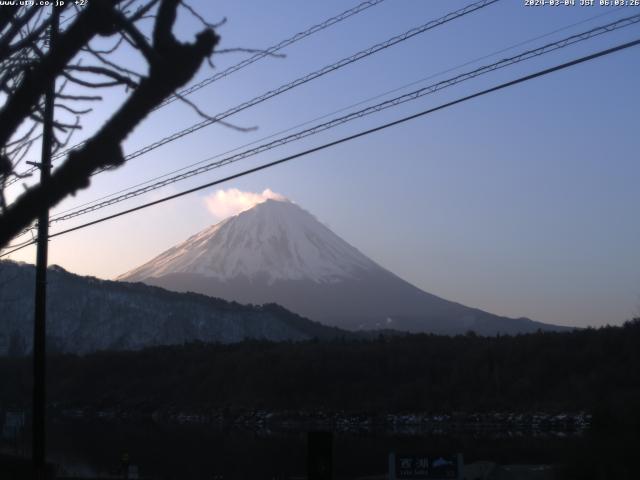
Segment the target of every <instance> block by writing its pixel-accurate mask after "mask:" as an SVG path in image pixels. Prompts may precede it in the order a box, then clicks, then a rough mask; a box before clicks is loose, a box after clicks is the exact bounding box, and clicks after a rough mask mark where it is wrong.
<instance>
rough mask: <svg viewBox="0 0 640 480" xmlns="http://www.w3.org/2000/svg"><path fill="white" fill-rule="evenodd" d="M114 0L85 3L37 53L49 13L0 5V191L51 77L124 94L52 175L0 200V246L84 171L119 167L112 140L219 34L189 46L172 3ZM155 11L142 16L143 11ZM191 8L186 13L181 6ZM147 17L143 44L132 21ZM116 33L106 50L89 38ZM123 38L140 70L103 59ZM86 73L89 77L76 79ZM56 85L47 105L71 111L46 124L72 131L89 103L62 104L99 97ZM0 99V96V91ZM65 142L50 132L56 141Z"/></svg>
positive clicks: (190, 69) (73, 187) (183, 79)
mask: <svg viewBox="0 0 640 480" xmlns="http://www.w3.org/2000/svg"><path fill="white" fill-rule="evenodd" d="M136 3H137V2H135V1H128V2H123V1H122V0H92V1H91V2H89V4H88V6H87V7H85V8H84V9H82V10H81V11H80V13H78V15H77V17H76V18H75V19H74V21H73V23H72V24H71V25H70V26H69V27H68V28H66V29H65V30H64V31H62V32H61V33H60V34H59V36H58V38H57V40H56V43H55V46H54V48H52V49H44V50H47V51H46V53H43V48H41V44H42V43H43V42H44V41H45V40H46V31H47V29H48V25H49V21H50V19H49V18H45V19H41V20H40V21H39V22H38V21H36V13H35V12H36V11H37V10H40V11H41V9H37V8H30V9H16V10H14V11H9V10H10V9H4V10H3V11H2V12H0V66H2V67H3V69H5V73H4V74H0V92H2V93H0V95H2V94H3V95H4V96H5V98H6V100H5V102H4V104H3V105H2V107H1V108H0V147H2V148H1V150H0V180H2V185H0V191H1V190H3V186H4V183H5V181H6V179H7V178H8V177H9V176H11V175H13V176H15V175H16V173H15V166H16V165H17V163H18V162H19V161H20V159H21V158H24V155H25V154H24V151H25V149H28V148H29V147H30V146H31V145H32V144H33V135H34V134H35V130H33V129H32V130H28V131H27V132H26V133H22V132H20V129H21V128H24V125H25V123H26V122H29V121H33V122H36V124H37V123H40V122H41V111H42V97H43V95H44V92H45V89H46V86H47V85H48V84H50V82H51V81H52V80H54V79H56V78H58V77H62V78H65V79H66V81H65V83H64V84H63V85H64V86H66V85H71V84H75V85H76V87H78V88H91V89H96V88H104V87H109V86H117V85H123V86H125V87H126V88H128V89H130V90H131V93H130V95H129V96H128V97H127V99H126V100H125V102H124V103H123V104H122V105H121V106H120V108H119V109H118V110H117V111H116V112H115V113H114V114H113V115H112V117H111V118H110V119H109V120H108V121H107V122H106V123H105V124H104V126H102V128H100V129H99V130H98V131H97V132H96V133H95V134H94V135H93V136H92V137H90V138H89V139H88V140H86V141H85V142H83V144H82V145H81V147H80V148H78V149H75V150H73V151H71V152H70V153H69V154H68V155H67V157H66V159H65V160H64V161H63V163H62V164H61V165H60V166H59V167H58V168H57V169H56V170H55V171H54V172H53V174H52V176H51V180H50V182H49V183H48V184H47V186H46V187H44V186H42V185H36V186H33V187H30V188H29V189H27V190H26V191H25V192H24V193H23V194H22V195H20V196H19V197H18V198H17V199H16V200H15V201H14V202H13V203H12V204H11V205H8V206H7V205H5V203H4V198H2V199H1V200H2V202H1V203H0V208H1V209H2V214H1V215H0V248H2V247H4V246H6V245H7V244H8V243H9V241H10V240H11V239H12V238H13V237H14V236H15V235H17V234H18V233H19V232H21V231H22V230H23V229H24V228H26V227H28V226H29V225H30V224H31V223H32V222H33V221H34V220H35V219H36V218H37V215H38V213H39V212H40V210H41V209H42V207H43V206H47V207H49V208H50V207H52V206H54V205H56V204H57V203H59V202H60V201H61V200H62V199H63V198H65V197H66V196H68V195H73V194H75V193H76V192H77V191H78V190H79V189H82V188H86V187H87V186H88V185H89V180H90V177H91V175H92V174H93V173H94V172H96V171H98V170H102V169H105V168H114V167H117V166H119V165H121V164H122V163H123V153H122V150H121V143H122V141H123V140H125V139H126V138H127V136H128V135H129V134H130V133H131V132H132V131H133V129H134V128H135V127H136V126H137V125H138V124H139V123H140V122H141V121H142V120H143V119H144V118H145V117H146V116H147V115H148V114H149V113H150V112H151V111H152V110H153V109H154V108H155V107H156V106H158V105H159V104H160V103H162V101H163V100H164V99H165V98H167V97H168V96H170V95H171V94H172V93H174V91H175V90H176V89H179V88H180V87H182V86H183V85H184V84H186V83H187V82H188V81H189V80H190V79H191V78H192V77H193V75H195V73H196V72H197V71H198V69H199V68H200V66H201V65H202V63H203V61H204V60H205V59H208V58H209V57H210V56H211V54H212V53H213V50H214V48H215V46H216V45H217V43H218V41H219V37H218V36H217V34H216V33H215V32H214V30H213V28H211V27H212V26H211V25H209V24H207V25H206V26H205V28H204V29H203V30H202V31H200V32H199V33H198V34H197V35H196V37H195V41H194V42H192V43H183V42H179V41H178V40H177V39H176V38H175V36H174V35H173V32H172V29H173V26H174V24H175V21H176V15H177V9H178V6H179V5H180V4H181V3H182V2H181V0H150V1H145V2H142V3H141V4H138V8H137V9H136V10H135V11H134V12H133V13H131V14H129V13H127V12H128V11H129V10H130V9H131V8H132V7H133V6H134V5H135V4H136ZM155 7H157V8H156V9H155V14H153V15H152V14H151V12H152V11H153V9H154V8H155ZM187 8H188V10H189V11H190V12H192V13H194V12H193V9H191V7H187ZM150 16H151V17H152V18H154V19H155V23H154V26H153V32H152V36H151V39H150V40H147V38H146V37H145V35H144V33H143V32H142V31H141V30H140V29H139V27H138V26H137V25H136V22H137V21H139V20H141V19H148V18H149V17H150ZM111 36H114V37H115V36H118V39H117V41H116V43H115V45H114V46H113V47H111V48H107V49H102V50H99V49H94V48H92V47H91V45H90V42H91V41H92V39H94V38H96V37H111ZM125 42H126V43H128V44H130V45H131V46H133V47H134V48H135V49H136V50H138V51H139V52H140V53H141V54H142V57H143V59H144V60H145V61H146V63H147V67H148V68H147V73H146V75H142V74H140V73H136V72H134V71H133V70H130V69H128V68H125V67H124V66H121V65H118V63H117V62H116V61H115V60H111V59H108V58H107V56H108V55H111V54H112V53H114V52H116V51H117V49H118V48H119V46H120V45H122V44H124V43H125ZM82 53H85V54H90V55H91V56H92V57H93V58H94V59H96V60H97V61H98V62H99V63H100V64H101V65H89V66H84V65H81V64H80V62H79V61H76V59H78V57H79V55H81V54H82ZM83 74H86V75H91V76H92V77H97V78H91V79H87V78H84V77H83V78H81V77H80V76H81V75H83ZM62 90H63V88H61V89H59V90H58V93H57V96H56V101H57V103H58V105H62V108H63V110H65V111H66V112H67V113H68V114H72V115H74V116H75V117H76V118H75V121H74V122H65V121H59V120H56V123H55V129H56V130H57V131H58V132H60V133H68V132H70V131H73V130H75V129H77V128H80V124H79V120H78V116H79V115H82V114H85V113H88V111H90V109H79V108H74V107H71V106H68V105H65V102H84V101H96V100H100V98H101V97H100V96H99V95H84V94H76V93H75V92H73V93H69V92H66V93H63V92H62ZM0 98H2V97H0ZM66 142H68V137H67V139H66V140H65V141H62V140H60V139H58V138H57V137H56V147H58V148H59V147H60V146H62V145H64V144H65V143H66Z"/></svg>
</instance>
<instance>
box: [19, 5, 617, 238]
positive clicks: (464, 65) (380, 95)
mask: <svg viewBox="0 0 640 480" xmlns="http://www.w3.org/2000/svg"><path fill="white" fill-rule="evenodd" d="M622 8H624V7H619V8H617V9H612V10H607V11H605V12H603V13H599V14H597V15H593V16H591V17H588V18H586V19H583V20H580V21H578V22H575V23H571V24H569V25H565V26H564V27H561V28H557V29H555V30H552V31H550V32H547V33H544V34H541V35H537V36H535V37H532V38H529V39H527V40H523V41H521V42H518V43H516V44H513V45H511V46H509V47H505V48H502V49H500V50H497V51H494V52H493V53H489V54H486V55H483V56H481V57H477V58H475V59H473V60H469V61H466V62H464V63H462V64H458V65H456V66H454V67H450V68H447V69H446V70H441V71H439V72H437V73H433V74H430V75H428V76H426V77H423V78H421V79H419V80H415V81H413V82H411V83H406V84H404V85H402V86H400V87H396V88H394V89H392V90H387V91H385V92H383V93H379V94H377V95H374V96H373V97H369V98H366V99H364V100H360V101H358V102H356V103H352V104H350V105H347V106H345V107H342V108H340V109H338V110H334V111H332V112H329V113H325V114H323V115H321V116H319V117H315V118H313V119H310V120H306V121H305V122H302V123H299V124H296V125H294V126H291V127H288V128H286V129H284V130H280V131H278V132H275V133H272V134H269V135H267V136H265V137H262V138H259V139H257V140H253V141H251V142H248V143H245V144H243V145H240V146H238V147H235V148H233V149H231V150H226V151H224V152H221V153H218V154H216V155H213V156H211V157H207V158H205V159H203V160H199V161H197V162H195V163H191V164H189V165H186V166H184V167H180V168H178V169H175V170H172V171H169V172H167V173H164V174H162V175H158V176H156V177H152V178H150V179H148V180H145V181H143V182H140V183H137V184H134V185H130V186H129V187H126V188H122V189H120V190H117V191H115V192H112V193H110V194H107V195H103V196H101V197H98V198H96V199H93V200H90V201H87V202H84V203H81V204H78V205H75V206H73V207H70V208H67V209H65V210H61V211H59V212H56V213H57V215H62V214H65V213H67V212H71V211H74V210H77V209H79V208H81V207H84V206H86V205H91V204H94V203H97V202H100V201H101V200H105V199H107V198H111V197H114V196H116V195H118V194H120V193H124V192H127V191H129V190H133V189H134V188H138V187H141V186H143V185H146V184H148V183H151V182H153V181H155V180H160V179H161V178H165V177H168V176H170V175H174V174H176V173H179V172H182V171H184V170H187V169H189V168H192V167H195V166H197V165H200V164H203V163H205V162H208V161H210V160H213V159H215V158H220V157H222V156H224V155H228V154H230V153H233V152H235V151H238V150H241V149H243V148H245V147H249V146H251V145H255V144H256V143H259V142H262V141H264V140H269V139H270V138H274V137H277V136H278V135H282V134H284V133H287V132H290V131H292V130H295V129H296V128H300V127H304V126H305V125H309V124H310V123H313V122H317V121H318V120H322V119H325V118H327V117H330V116H331V115H336V114H338V113H342V112H344V111H346V110H349V109H351V108H355V107H358V106H360V105H364V104H366V103H368V102H371V101H373V100H377V99H379V98H382V97H385V96H387V95H390V94H392V93H396V92H398V91H400V90H404V89H405V88H408V87H411V86H413V85H417V84H420V83H423V82H425V81H427V80H430V79H432V78H437V77H439V76H441V75H444V74H445V73H449V72H452V71H455V70H459V69H460V68H462V67H466V66H468V65H472V64H474V63H477V62H479V61H481V60H485V59H487V58H491V57H493V56H496V55H498V54H500V53H504V52H507V51H509V50H513V49H514V48H517V47H520V46H522V45H526V44H529V43H531V42H534V41H536V40H540V39H542V38H545V37H549V36H551V35H553V34H555V33H558V32H562V31H565V30H568V29H570V28H573V27H575V26H578V25H582V24H584V23H587V22H590V21H592V20H595V19H597V18H601V17H604V16H608V15H611V14H613V13H616V12H617V11H618V10H620V9H622ZM26 231H28V230H25V232H26ZM18 236H20V235H18Z"/></svg>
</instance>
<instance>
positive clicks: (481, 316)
mask: <svg viewBox="0 0 640 480" xmlns="http://www.w3.org/2000/svg"><path fill="white" fill-rule="evenodd" d="M118 279H119V280H123V281H142V282H145V283H147V284H150V285H157V286H161V287H163V288H167V289H169V290H175V291H180V292H186V291H192V292H198V293H203V294H205V295H211V296H214V297H219V298H225V299H227V300H234V301H237V302H240V303H252V304H262V303H270V302H274V303H277V304H280V305H282V306H284V307H285V308H287V309H289V310H291V311H293V312H296V313H298V314H300V315H302V316H304V317H306V318H310V319H312V320H315V321H318V322H321V323H323V324H325V325H332V326H337V327H339V328H344V329H349V330H371V329H381V328H384V329H394V330H399V331H409V332H432V333H440V334H456V333H464V332H466V331H469V330H474V331H476V332H477V333H480V334H486V335H493V334H496V333H524V332H532V331H536V330H537V329H543V330H560V329H563V327H556V326H553V325H547V324H543V323H539V322H534V321H532V320H529V319H525V318H520V319H512V318H506V317H500V316H497V315H493V314H491V313H488V312H484V311H482V310H478V309H475V308H469V307H466V306H464V305H461V304H459V303H455V302H451V301H448V300H445V299H443V298H440V297H437V296H435V295H432V294H430V293H427V292H424V291H422V290H420V289H418V288H417V287H415V286H413V285H411V284H410V283H408V282H406V281H404V280H402V279H401V278H399V277H397V276H396V275H394V274H393V273H391V272H390V271H388V270H386V269H384V268H382V267H381V266H379V265H378V264H376V263H375V262H373V261H372V260H370V259H369V258H367V257H366V256H365V255H363V254H362V253H360V252H359V251H358V250H357V249H356V248H354V247H352V246H351V245H349V244H348V243H347V242H345V241H344V240H342V239H341V238H340V237H338V236H337V235H336V234H334V233H333V232H332V231H331V230H329V229H328V228H327V227H325V226H324V225H322V224H321V223H320V222H319V221H318V220H316V219H315V217H313V216H312V215H311V214H310V213H308V212H306V211H305V210H303V209H302V208H300V207H298V206H297V205H296V204H294V203H292V202H289V201H286V200H273V199H271V200H267V201H265V202H264V203H259V204H257V205H255V206H254V207H253V208H251V209H249V210H246V211H244V212H242V213H240V214H238V215H235V216H233V217H230V218H227V219H226V220H223V221H222V222H220V223H218V224H216V225H213V226H211V227H209V228H207V229H205V230H203V231H201V232H200V233H198V234H196V235H194V236H192V237H191V238H189V239H187V240H186V241H185V242H183V243H181V244H179V245H177V246H175V247H173V248H170V249H169V250H167V251H166V252H164V253H162V254H160V255H159V256H157V257H156V258H154V259H152V260H151V261H149V262H147V263H145V264H144V265H142V266H140V267H138V268H136V269H134V270H132V271H130V272H128V273H126V274H124V275H121V276H120V277H119V278H118Z"/></svg>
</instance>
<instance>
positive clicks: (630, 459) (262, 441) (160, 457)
mask: <svg viewBox="0 0 640 480" xmlns="http://www.w3.org/2000/svg"><path fill="white" fill-rule="evenodd" d="M638 444H639V443H638V438H635V437H632V436H627V435H621V434H618V435H616V434H609V435H593V434H588V433H583V434H575V433H571V432H559V431H558V432H533V431H530V430H529V431H513V430H502V431H498V430H486V429H479V430H477V431H467V432H455V433H451V432H447V431H446V428H445V429H439V430H438V431H436V432H434V431H415V430H413V431H412V430H407V431H402V430H400V431H393V432H389V431H379V430H378V431H376V430H375V429H373V430H369V431H363V432H337V433H334V448H333V464H334V472H335V477H334V478H336V479H342V478H344V479H347V478H359V477H366V476H373V475H383V474H386V472H387V469H388V455H389V452H391V451H395V452H399V453H420V454H433V453H456V452H460V453H462V454H463V455H464V460H465V463H467V464H469V463H472V462H477V461H482V460H484V461H492V462H496V463H498V464H528V465H532V464H533V465H564V467H563V470H562V471H561V472H559V473H558V472H557V473H556V475H559V474H560V473H561V474H562V476H561V477H559V478H594V479H601V478H630V479H631V478H638V477H636V476H635V475H632V474H633V473H637V472H634V470H633V469H634V459H635V453H636V452H635V449H636V446H637V445H638ZM48 451H49V459H50V460H51V461H53V462H55V463H57V464H58V465H60V466H61V468H62V469H63V470H64V471H65V472H66V473H67V474H68V475H69V476H96V475H107V474H117V473H118V472H119V471H120V468H121V465H122V458H123V454H124V453H126V455H127V456H128V462H129V464H130V465H135V466H136V467H137V469H138V471H139V473H140V475H141V476H143V477H148V478H153V479H158V480H168V479H174V480H177V479H184V480H191V479H194V480H195V479H206V480H212V479H220V478H223V479H273V478H278V479H286V478H295V477H302V476H304V475H305V473H306V465H307V464H306V462H307V433H306V432H305V431H295V429H294V431H291V429H286V430H285V429H277V428H276V429H273V428H272V429H266V428H260V429H252V428H237V427H234V428H220V427H219V426H216V425H201V424H191V425H180V424H172V423H157V422H152V421H150V420H149V421H127V422H124V421H117V420H109V421H101V420H95V419H92V420H88V419H75V420H70V419H64V420H58V421H53V422H52V423H51V425H50V426H49V438H48ZM614 475H615V477H614ZM527 478H529V477H527ZM531 478H543V477H531ZM544 478H547V477H544Z"/></svg>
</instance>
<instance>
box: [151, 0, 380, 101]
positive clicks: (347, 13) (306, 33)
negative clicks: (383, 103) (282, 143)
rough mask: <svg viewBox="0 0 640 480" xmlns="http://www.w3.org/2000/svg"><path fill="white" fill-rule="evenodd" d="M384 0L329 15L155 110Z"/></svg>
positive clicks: (179, 93) (364, 3) (376, 0)
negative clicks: (320, 21)
mask: <svg viewBox="0 0 640 480" xmlns="http://www.w3.org/2000/svg"><path fill="white" fill-rule="evenodd" d="M383 1H384V0H370V1H368V2H362V3H361V4H360V5H357V6H355V7H353V8H351V9H349V10H345V11H344V12H342V13H340V14H338V15H336V16H334V17H331V18H329V19H327V20H325V21H324V22H322V23H319V24H317V25H314V26H313V27H311V28H309V29H307V30H305V31H303V32H299V33H296V34H295V35H294V36H292V37H289V38H287V39H285V40H282V41H281V42H280V43H277V44H276V45H273V46H271V47H269V48H267V49H266V50H262V51H260V52H258V53H256V54H255V55H253V56H251V57H249V58H247V59H245V60H243V61H241V62H239V63H236V64H235V65H232V66H231V67H229V68H227V69H225V70H223V71H221V72H219V73H216V74H215V75H212V76H211V77H208V78H205V79H204V80H202V81H201V82H198V83H196V84H195V85H192V86H190V87H188V88H185V89H183V90H181V91H179V92H178V95H172V96H170V97H169V98H167V99H166V100H165V101H164V102H162V103H161V104H160V105H158V106H157V107H156V108H155V109H156V110H157V109H158V108H162V107H164V106H165V105H168V104H170V103H172V102H174V101H175V100H177V99H178V98H179V96H182V97H184V96H186V95H190V94H191V93H193V92H195V91H198V90H200V89H201V88H203V87H206V86H207V85H210V84H212V83H213V82H215V81H217V80H220V79H221V78H224V77H227V76H229V75H231V74H232V73H235V72H237V71H238V70H241V69H243V68H245V67H247V66H249V65H251V64H252V63H254V62H257V61H258V60H261V59H263V58H265V57H267V56H269V55H273V54H274V53H276V52H279V51H280V50H282V49H283V48H286V47H288V46H289V45H292V44H294V43H296V42H297V41H299V40H302V39H303V38H306V37H308V36H309V35H313V34H314V33H316V32H319V31H321V30H324V29H325V28H328V27H330V26H332V25H335V24H336V23H339V22H342V21H343V20H346V19H347V18H349V17H351V16H353V15H356V14H358V13H360V12H362V11H364V10H366V9H368V8H370V7H373V6H375V5H378V4H379V3H382V2H383Z"/></svg>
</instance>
